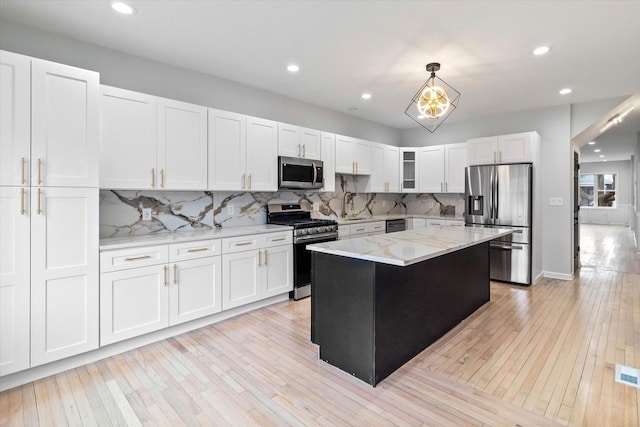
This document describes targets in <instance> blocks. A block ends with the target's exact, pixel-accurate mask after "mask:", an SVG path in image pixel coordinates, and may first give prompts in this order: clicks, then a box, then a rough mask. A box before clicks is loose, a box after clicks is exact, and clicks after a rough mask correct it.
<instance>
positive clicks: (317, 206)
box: [313, 202, 320, 212]
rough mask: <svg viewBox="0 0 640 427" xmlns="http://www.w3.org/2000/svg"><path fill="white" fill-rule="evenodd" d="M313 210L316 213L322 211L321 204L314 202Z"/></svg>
mask: <svg viewBox="0 0 640 427" xmlns="http://www.w3.org/2000/svg"><path fill="white" fill-rule="evenodd" d="M313 210H314V211H315V212H318V211H319V210H320V203H319V202H314V203H313Z"/></svg>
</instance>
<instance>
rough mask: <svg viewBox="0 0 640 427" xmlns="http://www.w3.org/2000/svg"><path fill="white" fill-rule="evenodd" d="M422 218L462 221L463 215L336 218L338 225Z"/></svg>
mask: <svg viewBox="0 0 640 427" xmlns="http://www.w3.org/2000/svg"><path fill="white" fill-rule="evenodd" d="M407 218H424V219H444V220H447V219H448V220H453V221H464V215H462V214H460V215H423V214H391V215H373V216H372V217H370V218H355V219H353V218H348V217H347V218H336V221H338V225H349V224H363V223H366V222H375V221H386V220H391V219H407Z"/></svg>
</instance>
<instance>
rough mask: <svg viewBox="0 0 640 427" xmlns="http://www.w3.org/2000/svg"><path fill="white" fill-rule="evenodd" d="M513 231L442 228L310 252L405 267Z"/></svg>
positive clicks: (312, 247) (324, 246)
mask: <svg viewBox="0 0 640 427" xmlns="http://www.w3.org/2000/svg"><path fill="white" fill-rule="evenodd" d="M512 232H513V230H507V229H501V228H476V227H453V226H439V227H427V228H423V229H419V230H407V231H400V232H397V233H391V234H379V235H375V236H368V237H357V238H353V239H346V240H337V241H335V242H327V243H315V244H312V245H308V246H307V249H308V250H311V251H315V252H321V253H325V254H330V255H339V256H345V257H350V258H356V259H362V260H367V261H375V262H380V263H384V264H391V265H398V266H401V267H404V266H407V265H411V264H415V263H418V262H421V261H425V260H427V259H431V258H435V257H438V256H440V255H444V254H447V253H451V252H454V251H457V250H460V249H464V248H467V247H470V246H473V245H476V244H478V243H483V242H488V241H490V240H493V239H496V238H498V237H502V236H506V235H508V234H511V233H512Z"/></svg>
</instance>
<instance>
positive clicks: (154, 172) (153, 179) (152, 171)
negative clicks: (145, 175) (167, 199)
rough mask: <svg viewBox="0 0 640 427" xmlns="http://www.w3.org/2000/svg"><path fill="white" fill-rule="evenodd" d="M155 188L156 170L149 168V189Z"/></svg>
mask: <svg viewBox="0 0 640 427" xmlns="http://www.w3.org/2000/svg"><path fill="white" fill-rule="evenodd" d="M155 186H156V168H151V188H154V187H155Z"/></svg>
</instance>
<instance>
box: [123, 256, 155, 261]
mask: <svg viewBox="0 0 640 427" xmlns="http://www.w3.org/2000/svg"><path fill="white" fill-rule="evenodd" d="M147 258H151V255H141V256H132V257H127V258H125V259H124V260H125V261H137V260H139V259H147Z"/></svg>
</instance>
